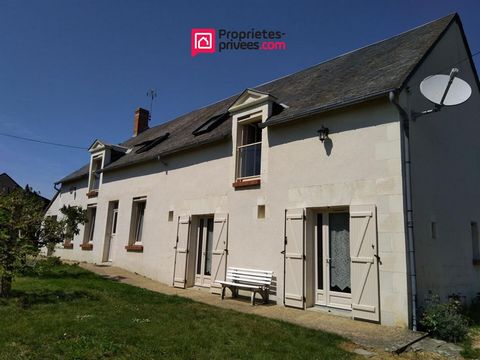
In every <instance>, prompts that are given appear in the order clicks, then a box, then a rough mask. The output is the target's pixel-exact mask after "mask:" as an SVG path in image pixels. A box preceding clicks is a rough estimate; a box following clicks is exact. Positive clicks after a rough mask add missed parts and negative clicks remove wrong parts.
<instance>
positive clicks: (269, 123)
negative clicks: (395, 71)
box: [259, 89, 395, 128]
mask: <svg viewBox="0 0 480 360" xmlns="http://www.w3.org/2000/svg"><path fill="white" fill-rule="evenodd" d="M392 91H395V89H388V90H382V91H379V92H376V93H372V94H369V95H365V96H358V97H354V98H351V99H349V100H347V101H341V102H336V103H330V104H327V105H322V106H320V107H317V108H313V109H309V110H305V111H301V112H298V113H296V114H292V115H290V116H286V117H284V118H279V119H272V120H268V119H267V121H265V122H264V123H263V124H260V125H259V127H260V128H266V127H268V126H272V125H280V124H284V123H287V122H290V121H292V120H296V119H300V118H304V117H308V116H311V115H316V114H319V113H322V112H326V111H331V110H336V109H340V108H343V107H347V106H351V105H355V104H359V103H362V102H364V101H368V100H375V99H378V98H381V97H383V96H385V95H387V94H389V93H390V92H392Z"/></svg>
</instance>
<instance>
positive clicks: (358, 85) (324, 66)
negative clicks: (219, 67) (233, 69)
mask: <svg viewBox="0 0 480 360" xmlns="http://www.w3.org/2000/svg"><path fill="white" fill-rule="evenodd" d="M456 18H458V15H456V14H451V15H448V16H446V17H443V18H441V19H438V20H436V21H433V22H430V23H428V24H425V25H423V26H420V27H417V28H415V29H413V30H410V31H407V32H405V33H402V34H400V35H397V36H394V37H392V38H389V39H387V40H383V41H380V42H377V43H375V44H372V45H369V46H366V47H363V48H361V49H358V50H355V51H352V52H349V53H346V54H344V55H341V56H338V57H336V58H333V59H331V60H328V61H325V62H322V63H320V64H317V65H315V66H312V67H310V68H307V69H305V70H302V71H299V72H297V73H294V74H292V75H288V76H285V77H283V78H280V79H277V80H274V81H272V82H269V83H266V84H262V85H259V86H257V87H254V88H253V89H254V90H257V91H261V92H264V93H268V94H271V95H273V96H274V97H276V98H277V99H278V102H279V103H283V104H286V105H287V106H288V108H287V109H285V110H284V111H282V112H280V113H279V114H276V115H273V116H271V117H270V118H269V119H268V120H267V121H266V122H265V123H264V124H263V126H272V125H275V124H280V123H284V122H287V121H291V120H295V119H300V118H302V117H305V116H308V115H310V114H314V113H317V112H321V111H325V110H328V109H332V108H338V107H340V106H346V105H349V104H353V103H356V102H360V101H364V100H367V99H371V98H374V97H377V96H380V95H384V94H386V93H388V92H389V91H391V90H396V89H400V88H401V87H402V86H403V84H404V83H405V82H406V81H407V79H408V78H409V76H410V74H411V73H412V72H413V71H414V69H415V68H416V67H417V66H418V64H419V63H420V62H421V60H422V59H423V58H424V57H425V56H426V54H427V53H428V51H429V49H430V48H431V47H432V46H433V45H434V44H435V43H436V41H437V40H438V39H439V37H440V36H441V34H442V33H443V32H444V31H445V30H446V29H447V27H448V25H449V24H450V23H451V22H452V21H453V20H454V19H456ZM239 95H240V94H236V95H234V96H232V97H229V98H227V99H225V100H222V101H219V102H217V103H215V104H212V105H209V106H207V107H204V108H201V109H198V110H195V111H192V112H190V113H188V114H185V115H182V116H180V117H178V118H176V119H174V120H172V121H170V122H167V123H164V124H161V125H158V126H155V127H153V128H150V129H148V130H146V131H145V132H143V133H141V134H139V135H138V136H137V137H134V138H131V139H129V140H127V141H125V142H123V143H121V144H120V145H122V146H125V147H133V146H135V145H138V144H141V143H143V142H145V141H149V140H153V139H156V138H158V137H160V136H162V135H165V134H166V133H167V132H168V133H169V136H168V138H167V139H166V140H164V141H162V142H160V143H159V144H158V145H156V146H155V147H153V148H152V149H150V150H148V151H145V152H142V153H136V152H135V151H132V152H130V153H128V154H126V155H124V156H122V157H120V158H119V159H118V160H116V161H114V162H112V163H110V164H109V165H107V166H106V167H105V168H104V170H103V171H109V170H113V169H118V168H121V167H124V166H128V165H132V164H138V163H141V162H145V161H149V160H152V159H156V158H158V157H159V156H166V155H169V154H172V153H175V152H179V151H182V150H186V149H190V148H193V147H197V146H201V145H204V144H208V143H212V142H215V141H220V140H225V139H229V138H230V137H231V118H229V119H228V120H226V121H224V122H223V123H222V124H220V125H219V126H217V127H216V128H215V129H213V130H212V131H210V132H208V133H204V134H201V135H197V136H195V135H193V134H192V132H193V131H194V130H195V129H197V128H198V127H199V126H201V125H202V124H203V123H205V122H206V121H208V120H209V119H210V118H211V117H212V116H216V115H219V114H222V113H224V112H226V111H227V109H228V108H229V107H230V105H232V104H233V102H234V101H235V100H236V99H237V97H238V96H239ZM88 168H89V166H88V164H87V165H85V166H83V167H82V168H80V169H78V170H77V171H75V172H73V173H71V174H70V175H68V176H66V177H65V178H63V179H61V180H60V181H58V183H65V182H68V181H72V180H76V179H79V178H82V177H86V176H87V175H88Z"/></svg>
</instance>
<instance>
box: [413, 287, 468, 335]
mask: <svg viewBox="0 0 480 360" xmlns="http://www.w3.org/2000/svg"><path fill="white" fill-rule="evenodd" d="M462 311H463V308H462V303H461V302H460V301H459V299H458V297H455V296H452V297H451V298H450V299H449V300H448V302H446V303H442V302H441V301H440V297H439V296H438V295H431V296H430V297H429V299H427V301H426V304H425V310H424V311H423V313H422V316H421V318H420V325H421V326H422V328H423V330H425V331H427V332H428V333H430V335H432V336H434V337H436V338H438V339H441V340H445V341H453V342H458V341H462V340H464V339H465V338H466V336H467V333H468V320H467V318H466V317H465V316H464V315H463V313H462Z"/></svg>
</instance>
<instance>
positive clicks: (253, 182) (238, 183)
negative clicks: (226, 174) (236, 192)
mask: <svg viewBox="0 0 480 360" xmlns="http://www.w3.org/2000/svg"><path fill="white" fill-rule="evenodd" d="M259 185H260V179H251V180H237V181H235V182H234V183H233V184H232V186H233V187H234V188H235V189H237V188H245V187H252V186H259Z"/></svg>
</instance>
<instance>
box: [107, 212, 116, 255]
mask: <svg viewBox="0 0 480 360" xmlns="http://www.w3.org/2000/svg"><path fill="white" fill-rule="evenodd" d="M117 220H118V203H115V204H114V205H113V209H112V224H111V228H110V241H109V244H108V257H107V261H113V252H114V249H115V239H116V237H117Z"/></svg>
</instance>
